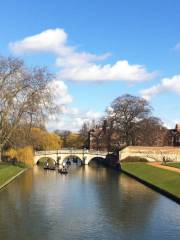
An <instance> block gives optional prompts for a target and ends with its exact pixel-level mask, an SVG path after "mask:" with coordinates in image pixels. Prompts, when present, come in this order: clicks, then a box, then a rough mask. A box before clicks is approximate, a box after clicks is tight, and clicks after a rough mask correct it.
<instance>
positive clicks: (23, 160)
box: [5, 146, 34, 166]
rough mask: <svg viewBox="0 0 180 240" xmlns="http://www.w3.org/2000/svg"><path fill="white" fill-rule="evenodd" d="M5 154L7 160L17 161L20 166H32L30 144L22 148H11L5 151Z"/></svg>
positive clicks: (32, 156)
mask: <svg viewBox="0 0 180 240" xmlns="http://www.w3.org/2000/svg"><path fill="white" fill-rule="evenodd" d="M5 156H6V157H7V160H8V161H9V162H12V163H16V162H18V165H21V166H33V158H34V155H33V149H32V147H30V146H27V147H24V148H18V149H16V150H15V149H13V148H10V149H9V150H7V151H6V153H5Z"/></svg>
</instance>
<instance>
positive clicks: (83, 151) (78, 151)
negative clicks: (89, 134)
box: [34, 149, 107, 156]
mask: <svg viewBox="0 0 180 240" xmlns="http://www.w3.org/2000/svg"><path fill="white" fill-rule="evenodd" d="M34 154H35V156H39V155H51V154H92V155H107V152H105V151H97V150H89V149H59V150H46V151H35V153H34Z"/></svg>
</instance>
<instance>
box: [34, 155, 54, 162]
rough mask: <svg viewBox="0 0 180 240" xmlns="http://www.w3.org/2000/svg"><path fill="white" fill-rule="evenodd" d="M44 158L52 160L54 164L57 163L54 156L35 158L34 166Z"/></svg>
mask: <svg viewBox="0 0 180 240" xmlns="http://www.w3.org/2000/svg"><path fill="white" fill-rule="evenodd" d="M45 158H47V159H50V160H52V161H53V162H54V163H56V162H57V158H56V157H54V156H36V157H35V159H34V164H38V163H39V162H40V161H41V160H43V159H45Z"/></svg>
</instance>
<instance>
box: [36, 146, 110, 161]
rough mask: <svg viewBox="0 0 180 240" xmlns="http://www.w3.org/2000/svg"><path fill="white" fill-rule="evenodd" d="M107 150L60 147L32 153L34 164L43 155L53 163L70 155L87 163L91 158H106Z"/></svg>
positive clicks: (64, 159)
mask: <svg viewBox="0 0 180 240" xmlns="http://www.w3.org/2000/svg"><path fill="white" fill-rule="evenodd" d="M106 155H107V152H102V151H95V150H87V149H60V150H51V151H36V152H35V154H34V164H37V162H38V161H39V160H40V159H41V158H44V157H48V158H51V159H53V160H54V161H55V163H59V164H62V163H63V162H64V161H66V160H67V159H68V158H70V157H78V158H79V159H80V160H81V161H82V163H83V164H89V162H90V161H91V160H92V159H93V158H97V157H98V158H104V159H105V158H106Z"/></svg>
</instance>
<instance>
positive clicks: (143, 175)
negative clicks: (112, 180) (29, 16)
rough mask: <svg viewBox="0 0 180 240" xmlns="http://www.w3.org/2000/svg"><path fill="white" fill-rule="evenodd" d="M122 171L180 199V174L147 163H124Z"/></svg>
mask: <svg viewBox="0 0 180 240" xmlns="http://www.w3.org/2000/svg"><path fill="white" fill-rule="evenodd" d="M121 167H122V170H124V171H126V172H127V173H129V174H131V175H133V176H135V177H137V178H139V179H141V180H143V181H145V182H147V183H150V184H152V185H154V186H155V187H157V188H159V189H162V190H164V191H166V192H168V193H170V194H172V195H174V196H176V197H178V198H180V174H179V173H176V172H172V171H168V170H164V169H160V168H157V167H154V166H150V165H148V164H146V163H122V165H121Z"/></svg>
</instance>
